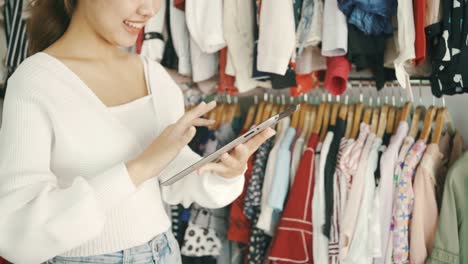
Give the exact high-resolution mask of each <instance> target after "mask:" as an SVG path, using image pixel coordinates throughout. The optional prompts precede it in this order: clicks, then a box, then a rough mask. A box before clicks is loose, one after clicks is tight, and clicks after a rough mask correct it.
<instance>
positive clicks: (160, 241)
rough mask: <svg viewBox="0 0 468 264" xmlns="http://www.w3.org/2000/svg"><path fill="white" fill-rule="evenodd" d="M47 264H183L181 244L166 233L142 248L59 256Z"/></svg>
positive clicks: (169, 233)
mask: <svg viewBox="0 0 468 264" xmlns="http://www.w3.org/2000/svg"><path fill="white" fill-rule="evenodd" d="M46 263H47V264H49V263H50V264H70V263H106V264H130V263H132V264H155V263H156V264H166V263H171V264H178V263H182V260H181V255H180V249H179V244H178V243H177V241H176V240H175V238H174V236H173V235H172V233H171V232H169V231H168V232H165V233H162V234H160V235H158V236H156V237H155V238H154V239H152V240H151V241H149V242H148V243H145V244H143V245H140V246H136V247H132V248H129V249H125V250H122V251H118V252H115V253H110V254H103V255H97V256H88V257H61V256H57V257H55V258H53V259H51V260H49V261H47V262H46Z"/></svg>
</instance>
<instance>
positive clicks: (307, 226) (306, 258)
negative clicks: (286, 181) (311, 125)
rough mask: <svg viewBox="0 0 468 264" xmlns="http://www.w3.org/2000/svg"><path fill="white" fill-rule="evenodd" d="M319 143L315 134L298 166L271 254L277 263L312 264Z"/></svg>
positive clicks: (270, 257) (271, 258) (271, 257)
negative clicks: (315, 159)
mask: <svg viewBox="0 0 468 264" xmlns="http://www.w3.org/2000/svg"><path fill="white" fill-rule="evenodd" d="M318 141H319V136H318V135H317V134H312V135H311V137H310V139H309V142H308V143H307V149H306V150H305V152H304V154H303V156H302V158H301V162H300V163H299V168H298V170H297V173H296V177H295V178H294V184H293V186H292V189H291V191H290V192H289V193H290V194H289V198H288V201H287V203H286V207H285V209H284V211H283V214H282V216H281V220H280V223H279V225H278V229H277V231H276V235H275V237H274V240H273V246H272V249H271V253H270V255H269V259H270V260H272V261H274V262H275V263H278V264H280V263H313V255H312V210H311V208H312V204H311V201H312V196H313V190H314V182H315V179H314V178H315V168H314V157H315V148H316V147H317V144H318Z"/></svg>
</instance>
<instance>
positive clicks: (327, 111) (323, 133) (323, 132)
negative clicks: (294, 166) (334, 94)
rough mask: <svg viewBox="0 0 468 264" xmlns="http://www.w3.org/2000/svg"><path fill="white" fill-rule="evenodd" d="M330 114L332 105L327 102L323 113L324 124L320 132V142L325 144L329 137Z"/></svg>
mask: <svg viewBox="0 0 468 264" xmlns="http://www.w3.org/2000/svg"><path fill="white" fill-rule="evenodd" d="M330 112H331V104H330V103H328V102H327V103H325V109H324V111H323V123H322V128H321V131H320V142H323V141H324V140H325V137H326V136H327V132H328V124H329V123H330V114H331V113H330Z"/></svg>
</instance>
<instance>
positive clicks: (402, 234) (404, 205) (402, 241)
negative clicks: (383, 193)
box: [393, 140, 426, 263]
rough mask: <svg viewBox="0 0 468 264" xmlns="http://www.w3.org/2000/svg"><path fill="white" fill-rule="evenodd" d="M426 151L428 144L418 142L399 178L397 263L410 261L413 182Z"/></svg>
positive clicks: (395, 232) (395, 229)
mask: <svg viewBox="0 0 468 264" xmlns="http://www.w3.org/2000/svg"><path fill="white" fill-rule="evenodd" d="M425 150H426V143H425V142H424V141H423V140H418V141H417V142H416V143H415V144H414V146H413V147H412V148H411V150H410V151H409V153H408V155H407V156H406V159H405V163H404V166H403V170H402V172H401V174H400V176H399V178H398V187H397V193H398V194H397V195H398V196H397V198H396V200H395V211H394V213H393V219H394V223H393V260H394V261H395V262H396V263H406V262H408V260H409V249H410V248H409V222H410V220H411V216H412V212H413V205H414V193H413V184H412V182H413V178H414V174H415V172H416V167H417V166H418V164H419V162H420V160H421V158H422V156H423V154H424V151H425Z"/></svg>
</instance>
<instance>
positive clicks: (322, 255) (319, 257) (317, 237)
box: [312, 131, 333, 263]
mask: <svg viewBox="0 0 468 264" xmlns="http://www.w3.org/2000/svg"><path fill="white" fill-rule="evenodd" d="M332 140H333V132H331V131H329V132H328V133H327V135H326V136H325V140H324V141H323V144H322V145H321V147H319V148H318V150H319V152H320V156H319V157H318V158H316V161H317V163H318V164H317V163H316V165H315V166H316V172H315V177H316V178H315V186H314V197H313V200H312V225H313V226H314V227H315V232H313V242H312V244H313V255H314V263H328V237H327V236H325V235H324V234H323V233H322V232H321V227H322V226H323V225H324V224H325V215H324V212H325V163H326V160H327V156H328V151H329V150H330V145H331V143H332Z"/></svg>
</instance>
